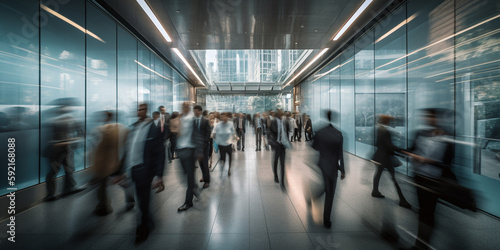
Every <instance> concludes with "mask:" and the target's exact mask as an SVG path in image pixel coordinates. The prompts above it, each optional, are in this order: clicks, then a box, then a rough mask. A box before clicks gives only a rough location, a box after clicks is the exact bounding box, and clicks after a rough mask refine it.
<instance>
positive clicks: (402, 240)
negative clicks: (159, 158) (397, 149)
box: [0, 132, 500, 250]
mask: <svg viewBox="0 0 500 250" xmlns="http://www.w3.org/2000/svg"><path fill="white" fill-rule="evenodd" d="M246 139H247V140H246V142H247V145H246V151H245V152H241V151H237V152H236V153H235V155H234V162H233V168H232V175H231V176H230V177H229V176H227V166H226V167H223V166H220V165H217V166H216V168H215V169H214V171H213V172H212V173H211V174H212V175H211V176H212V183H211V185H210V188H208V189H205V190H203V192H202V194H201V196H200V198H199V199H196V198H195V203H194V207H193V208H191V209H189V210H188V211H186V212H182V213H178V212H177V208H178V207H179V206H180V205H182V203H183V200H184V195H185V186H184V181H183V180H184V175H183V173H182V170H181V167H180V165H179V162H178V160H174V162H173V163H172V164H171V165H169V166H168V167H167V169H166V174H165V177H164V178H165V182H166V189H165V191H163V192H161V193H159V194H154V195H153V199H152V206H151V209H152V212H153V217H154V219H155V228H154V230H153V231H152V233H151V235H150V237H149V238H148V240H147V241H146V242H144V243H142V244H141V245H138V246H136V245H134V238H135V235H134V233H135V226H136V213H137V210H135V209H134V210H132V211H130V212H125V204H124V195H123V191H122V190H121V189H120V188H119V187H118V186H111V187H109V193H110V194H111V195H110V196H111V199H112V203H113V207H114V210H115V211H114V212H113V213H112V214H110V215H108V216H106V217H99V216H96V215H93V214H92V210H93V208H94V207H95V205H96V194H95V190H93V191H90V192H86V193H84V194H77V195H74V196H70V197H67V198H64V199H60V200H58V201H55V202H51V203H42V204H40V205H38V206H35V207H33V208H31V209H29V210H27V211H25V212H23V213H21V214H19V215H18V216H17V217H16V224H17V235H16V236H17V237H16V243H14V244H12V243H10V242H7V240H6V238H5V236H6V234H5V232H6V231H7V230H6V224H7V222H6V221H3V222H2V223H1V224H2V225H1V229H2V230H1V232H0V236H1V237H0V249H35V248H36V249H134V248H140V249H217V250H219V249H301V250H302V249H397V248H398V247H399V246H408V245H409V244H411V243H412V242H413V239H414V235H415V232H416V225H417V223H416V222H417V213H416V212H417V211H418V210H417V209H418V208H417V206H418V204H417V202H416V197H415V191H414V188H413V187H412V186H411V185H410V184H409V183H408V182H407V181H406V180H408V179H407V178H406V177H404V176H402V175H399V176H398V179H399V181H400V183H401V186H402V189H403V192H404V193H405V195H406V196H407V199H408V200H409V201H410V203H411V204H412V205H413V206H414V208H413V209H412V210H408V209H403V208H401V207H399V206H397V203H398V200H397V194H396V192H395V190H394V188H393V186H392V182H391V181H390V179H389V176H388V174H384V175H383V177H382V180H381V187H380V190H381V192H382V193H384V194H385V195H386V198H385V199H376V198H372V197H371V196H370V191H371V184H372V181H371V180H372V176H373V174H374V167H373V166H372V165H371V164H369V163H368V162H366V161H364V160H362V159H360V158H357V157H355V156H352V155H350V154H345V157H346V166H347V178H346V179H345V180H343V181H340V180H339V182H338V185H337V193H336V196H335V199H334V207H333V211H332V222H333V226H332V228H331V229H325V228H324V227H323V226H322V212H323V207H322V202H323V201H322V198H321V199H319V200H316V201H313V202H312V203H311V205H310V206H308V205H307V202H306V199H305V197H308V194H309V193H310V192H311V191H314V190H315V189H316V188H317V186H318V184H317V181H316V179H317V178H319V177H318V176H317V174H316V173H315V171H314V169H315V167H314V165H313V164H312V162H313V160H312V158H313V157H314V152H313V151H312V150H311V149H310V148H309V146H307V144H306V143H305V142H303V141H302V142H295V143H293V145H294V149H292V150H289V151H288V152H287V163H286V179H287V182H286V184H287V185H286V186H287V189H286V191H284V190H282V189H281V188H280V186H279V185H278V184H276V183H274V181H273V174H272V170H271V159H272V152H271V151H260V152H255V146H254V145H255V142H254V140H255V139H254V137H253V135H252V134H251V132H248V133H247V138H246ZM215 158H216V159H217V158H218V157H215ZM214 164H215V161H214ZM196 171H197V179H199V178H200V176H201V171H200V169H197V170H196ZM436 218H437V225H436V228H437V229H436V231H435V233H434V236H433V239H432V245H433V247H434V248H435V249H500V237H498V232H500V221H499V220H498V219H495V218H492V217H489V216H487V215H484V214H482V213H475V214H470V213H467V212H464V211H459V210H454V209H452V208H450V207H447V206H444V205H441V204H440V205H438V209H437V211H436ZM382 221H388V222H389V224H392V225H393V227H394V228H395V229H396V230H397V232H398V234H399V242H398V243H390V242H388V241H386V240H384V239H383V238H381V237H380V236H379V231H380V229H381V227H382Z"/></svg>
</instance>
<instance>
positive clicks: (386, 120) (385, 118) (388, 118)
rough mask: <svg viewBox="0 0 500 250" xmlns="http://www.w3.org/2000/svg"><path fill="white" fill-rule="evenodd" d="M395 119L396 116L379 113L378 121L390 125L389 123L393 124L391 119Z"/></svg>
mask: <svg viewBox="0 0 500 250" xmlns="http://www.w3.org/2000/svg"><path fill="white" fill-rule="evenodd" d="M393 119H394V117H392V116H390V115H379V116H378V123H380V124H382V125H386V126H388V125H389V124H391V121H392V120H393Z"/></svg>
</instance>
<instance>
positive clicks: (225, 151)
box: [212, 112, 239, 176]
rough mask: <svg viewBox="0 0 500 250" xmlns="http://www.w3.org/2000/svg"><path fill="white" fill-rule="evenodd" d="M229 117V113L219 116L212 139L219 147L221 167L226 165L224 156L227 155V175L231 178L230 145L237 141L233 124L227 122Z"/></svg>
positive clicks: (231, 155)
mask: <svg viewBox="0 0 500 250" xmlns="http://www.w3.org/2000/svg"><path fill="white" fill-rule="evenodd" d="M230 117H231V113H230V112H224V113H222V114H221V115H220V118H221V121H220V122H218V123H217V124H216V125H215V127H214V130H213V131H212V138H214V140H215V143H216V144H217V145H218V146H219V152H220V160H221V161H222V163H221V164H222V166H224V165H225V163H226V155H229V161H228V163H229V168H228V171H227V175H228V176H231V164H232V160H233V150H232V147H231V145H232V144H233V140H234V139H235V138H236V140H239V138H238V137H237V136H236V132H235V131H234V126H233V124H232V123H231V122H230V121H229V118H230Z"/></svg>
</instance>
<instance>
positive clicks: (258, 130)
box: [253, 113, 264, 151]
mask: <svg viewBox="0 0 500 250" xmlns="http://www.w3.org/2000/svg"><path fill="white" fill-rule="evenodd" d="M253 122H254V124H253V127H254V130H255V151H260V150H261V145H262V131H263V125H264V121H263V119H262V118H260V114H259V113H256V114H255V117H254V119H253Z"/></svg>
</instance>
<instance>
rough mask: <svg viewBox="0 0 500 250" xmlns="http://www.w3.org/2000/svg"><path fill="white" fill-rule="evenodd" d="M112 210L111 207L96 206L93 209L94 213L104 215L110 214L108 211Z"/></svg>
mask: <svg viewBox="0 0 500 250" xmlns="http://www.w3.org/2000/svg"><path fill="white" fill-rule="evenodd" d="M112 212H113V209H112V208H110V209H106V208H96V209H95V210H94V214H96V215H99V216H106V215H108V214H110V213H112Z"/></svg>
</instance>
